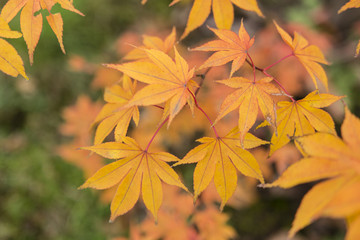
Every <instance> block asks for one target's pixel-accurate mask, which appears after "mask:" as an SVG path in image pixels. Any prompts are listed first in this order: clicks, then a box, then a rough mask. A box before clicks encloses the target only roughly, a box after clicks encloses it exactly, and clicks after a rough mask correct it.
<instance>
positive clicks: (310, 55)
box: [274, 21, 329, 90]
mask: <svg viewBox="0 0 360 240" xmlns="http://www.w3.org/2000/svg"><path fill="white" fill-rule="evenodd" d="M274 24H275V26H276V29H277V31H278V32H279V34H280V36H281V38H282V39H283V40H284V42H285V43H286V44H287V45H288V46H290V47H291V49H292V51H293V54H294V56H295V57H296V58H297V59H298V60H299V62H300V63H301V64H302V65H303V66H304V68H305V69H306V71H307V72H308V73H309V75H310V77H311V79H312V81H313V82H314V85H315V87H316V89H318V84H317V80H316V79H318V80H319V81H320V82H321V83H322V84H323V85H324V87H325V88H326V90H328V79H327V76H326V73H325V71H324V69H323V68H322V66H321V65H320V64H319V63H322V64H329V63H328V62H327V61H326V59H325V57H324V55H323V53H322V52H321V50H320V48H319V47H317V46H315V45H309V43H308V41H307V40H306V39H305V38H304V37H303V36H301V35H300V34H299V33H298V32H295V33H294V39H292V38H291V37H290V35H289V34H288V33H287V32H285V31H284V29H282V28H281V27H280V26H279V25H278V24H277V23H276V22H275V21H274Z"/></svg>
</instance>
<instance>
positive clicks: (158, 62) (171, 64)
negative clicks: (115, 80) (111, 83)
mask: <svg viewBox="0 0 360 240" xmlns="http://www.w3.org/2000/svg"><path fill="white" fill-rule="evenodd" d="M174 49H175V61H173V60H172V59H171V58H170V57H169V56H168V55H167V54H165V53H164V52H162V51H159V50H155V49H144V51H145V52H146V54H147V55H148V58H149V59H150V60H151V61H152V62H149V61H136V62H129V63H124V64H108V65H106V66H108V67H111V68H114V69H117V70H119V71H121V72H123V73H125V74H127V75H129V76H130V77H132V78H133V79H136V80H138V81H140V82H144V83H147V84H148V85H147V86H145V87H144V88H142V89H141V90H139V91H138V92H137V93H136V94H135V95H134V96H133V98H132V99H131V100H130V101H129V103H128V104H127V106H135V105H137V106H138V105H140V106H149V105H156V104H160V103H163V102H166V101H168V100H169V101H170V102H169V115H170V118H169V124H170V123H171V121H172V119H173V118H174V117H175V115H176V114H178V113H179V112H180V110H181V109H182V108H183V107H184V106H185V104H186V103H187V102H188V103H189V105H190V107H191V108H193V101H192V100H193V96H192V95H193V94H194V93H193V91H194V88H196V87H197V84H196V82H195V81H193V80H191V78H192V77H193V75H194V69H191V70H189V66H188V64H187V62H186V61H185V60H184V59H183V58H182V57H181V56H180V54H179V53H178V51H177V50H176V48H174Z"/></svg>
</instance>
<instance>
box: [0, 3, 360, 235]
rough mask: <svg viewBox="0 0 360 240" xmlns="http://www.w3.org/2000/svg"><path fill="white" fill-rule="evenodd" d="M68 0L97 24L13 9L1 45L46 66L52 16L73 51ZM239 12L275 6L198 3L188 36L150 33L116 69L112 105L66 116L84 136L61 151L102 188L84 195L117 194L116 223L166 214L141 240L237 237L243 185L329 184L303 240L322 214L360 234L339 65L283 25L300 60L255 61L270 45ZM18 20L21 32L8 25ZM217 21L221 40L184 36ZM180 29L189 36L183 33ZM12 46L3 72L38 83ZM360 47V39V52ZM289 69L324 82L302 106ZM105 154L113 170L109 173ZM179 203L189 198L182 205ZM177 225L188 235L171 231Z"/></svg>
mask: <svg viewBox="0 0 360 240" xmlns="http://www.w3.org/2000/svg"><path fill="white" fill-rule="evenodd" d="M178 2H181V1H179V0H178V1H177V0H175V1H173V2H172V3H171V4H170V5H171V6H172V5H175V4H176V3H178ZM145 3H146V1H142V4H145ZM55 4H59V5H60V6H61V8H63V9H65V10H69V11H71V12H74V13H77V14H79V15H83V14H82V13H81V12H80V11H79V10H77V9H76V8H75V7H74V6H73V4H72V1H69V0H27V1H25V0H22V1H20V0H9V1H8V2H7V3H6V4H5V6H4V7H3V9H2V11H1V16H0V28H1V29H0V37H2V38H20V37H23V38H24V40H25V42H26V45H27V48H28V54H29V58H30V63H33V59H34V51H35V48H36V46H37V43H38V41H39V37H40V33H41V31H42V22H43V20H42V12H41V13H38V11H40V10H41V9H42V10H46V11H47V13H48V14H47V15H46V19H47V22H48V23H49V25H50V27H51V29H52V30H53V32H54V33H55V35H56V38H57V39H58V42H59V45H60V48H61V50H62V51H63V52H64V53H65V49H64V45H63V40H62V38H63V21H62V17H61V13H55V14H53V13H52V12H51V10H52V7H53V6H54V5H55ZM148 4H151V1H149V3H148ZM234 7H236V8H241V9H244V10H247V11H251V12H254V13H255V14H256V15H258V16H259V17H261V18H266V9H264V10H260V8H259V6H258V3H257V2H256V1H255V0H244V1H240V0H194V3H193V5H192V7H191V10H190V13H189V16H188V20H187V24H186V27H185V29H183V30H180V29H178V30H176V29H175V28H172V31H171V32H170V33H169V35H168V36H166V37H164V38H160V37H156V36H151V35H143V41H142V44H138V45H137V46H132V50H131V51H130V52H128V53H126V54H125V56H124V57H123V58H122V60H121V61H120V63H105V64H104V65H103V67H102V68H99V70H98V73H97V74H98V75H97V80H96V83H95V85H97V86H105V91H104V101H105V104H103V105H102V106H100V104H99V103H92V102H91V101H90V100H89V99H88V98H86V97H84V96H82V97H81V98H80V99H79V100H78V102H77V104H76V105H75V106H74V107H71V108H68V109H67V110H65V112H64V114H63V116H64V119H65V121H66V124H64V125H63V126H62V127H61V132H62V134H63V135H67V136H73V137H74V140H73V142H72V143H71V144H69V145H63V146H61V147H59V148H58V153H59V154H60V155H62V156H63V157H64V158H66V159H69V161H72V162H74V163H75V164H77V165H78V166H80V167H81V168H82V169H83V170H84V171H85V173H86V176H87V177H88V179H87V180H86V181H85V183H84V184H83V185H81V186H80V187H79V188H80V189H84V188H94V189H101V190H102V189H108V188H111V187H115V188H116V190H114V191H115V193H114V196H113V197H112V199H111V207H110V209H111V216H110V221H111V222H113V221H114V220H115V219H116V218H117V217H119V216H120V215H124V214H126V213H128V212H129V211H132V209H133V208H134V207H135V206H136V204H137V202H138V201H139V199H140V196H141V199H142V202H143V203H144V206H145V207H146V209H147V210H148V211H149V212H150V213H151V215H152V216H153V218H152V217H150V216H147V217H146V218H145V220H143V224H142V225H141V226H140V227H139V226H138V225H131V230H130V235H131V236H130V238H131V239H142V238H141V236H144V235H146V236H148V237H149V239H158V238H162V239H229V238H232V237H234V236H235V235H236V234H235V231H234V229H233V228H232V227H230V226H228V225H226V221H227V219H228V216H227V215H226V214H224V213H222V212H221V211H222V210H223V208H224V207H225V206H226V205H227V204H228V203H230V204H231V202H232V201H233V200H232V197H233V196H234V195H237V193H236V192H237V191H239V188H243V187H244V185H249V186H251V187H250V188H251V189H255V188H256V185H258V186H259V187H264V188H271V187H276V186H279V187H282V188H290V187H293V186H295V185H298V184H302V183H307V182H312V181H317V180H323V179H324V181H321V182H318V183H317V184H316V185H314V187H313V188H312V189H311V190H310V191H309V192H308V193H307V194H306V195H305V196H304V198H303V200H302V202H301V204H300V206H299V208H298V210H297V213H296V216H295V219H294V221H293V225H292V228H291V229H290V231H289V237H293V236H294V235H295V234H296V233H297V232H298V231H299V230H301V229H302V228H304V227H306V226H307V225H309V224H310V223H312V222H313V221H315V220H316V219H318V218H320V217H332V218H344V219H346V220H347V225H348V231H347V235H346V239H348V240H356V239H360V230H359V229H360V216H359V210H360V204H359V200H360V191H359V189H360V174H359V172H360V167H359V161H360V151H359V146H360V138H359V136H360V120H359V119H358V118H357V117H356V116H354V115H353V114H352V113H351V112H350V111H349V109H348V108H347V107H346V106H345V120H344V122H343V124H342V127H341V136H342V139H341V138H340V137H338V136H337V132H336V129H335V123H334V120H333V118H332V116H331V115H330V114H329V113H328V112H327V111H325V110H324V109H323V108H326V107H328V106H330V105H332V104H333V103H335V102H337V101H339V100H341V99H342V98H344V96H336V95H333V94H331V93H329V83H328V77H327V74H326V72H325V70H324V68H323V66H324V65H329V64H330V63H329V61H328V60H327V59H326V58H325V56H324V54H323V52H322V50H321V49H320V48H319V47H318V46H316V45H314V44H311V43H309V40H308V39H306V38H305V37H304V36H302V35H301V34H300V33H299V32H297V31H295V32H292V31H287V30H286V28H285V27H284V24H281V23H278V22H275V21H272V26H271V30H270V31H272V32H273V33H274V34H276V35H277V36H278V38H279V39H282V41H283V43H282V47H283V49H285V50H284V51H283V52H286V53H285V54H284V55H282V56H279V57H278V59H277V60H275V61H274V62H272V63H270V64H268V65H267V66H265V67H264V66H262V64H263V63H262V62H261V63H260V64H259V63H257V59H259V56H255V55H256V53H257V52H256V50H257V49H256V42H257V37H256V36H250V34H249V33H248V31H247V29H246V20H241V24H240V27H239V29H237V31H233V22H234ZM357 7H360V2H359V1H358V0H351V1H349V2H348V3H347V4H346V5H344V6H343V7H342V8H341V9H340V10H339V14H340V13H341V14H345V13H343V12H344V11H345V10H347V9H349V8H357ZM18 12H21V14H20V26H21V33H20V32H17V31H12V30H10V27H9V25H8V22H10V21H11V20H12V19H13V18H14V16H15V15H16V14H17V13H18ZM211 12H212V14H213V17H214V21H215V25H216V28H215V27H208V31H209V33H210V32H211V34H212V36H213V38H212V39H211V40H208V41H206V42H203V43H202V44H198V45H196V46H184V45H183V43H182V41H181V40H183V39H185V38H186V37H187V36H188V35H190V34H191V32H193V31H194V30H195V29H197V28H198V27H200V26H202V25H203V24H204V22H205V20H206V19H207V18H208V17H209V15H210V13H211ZM177 31H178V32H182V35H181V37H180V38H178V37H177ZM2 38H1V39H0V43H1V46H2V47H1V49H0V55H1V59H0V70H2V71H3V72H4V73H6V74H8V75H11V76H14V77H16V76H17V75H18V74H20V75H22V76H23V77H24V78H27V76H26V74H25V70H24V66H23V62H22V60H21V58H20V57H19V55H18V53H17V51H16V50H15V48H14V47H12V46H11V45H10V44H9V43H8V42H7V41H6V40H4V39H2ZM186 47H190V48H189V51H187V50H186ZM254 48H255V49H254ZM359 49H360V42H359V43H358V45H357V48H356V50H355V53H356V55H358V54H359V51H360V50H359ZM287 61H296V62H297V63H298V64H299V65H300V66H301V70H300V71H301V74H303V75H304V76H307V78H308V79H309V80H310V82H311V85H312V86H313V87H312V89H311V91H308V92H307V94H306V96H304V97H302V98H300V99H297V98H295V97H294V96H293V93H292V90H290V89H288V88H287V87H285V86H286V84H284V79H281V73H282V71H289V70H288V69H286V70H285V69H284V70H282V67H281V66H283V65H282V64H283V63H286V62H287ZM227 65H230V68H227V67H226V66H227ZM104 67H105V68H104ZM80 68H81V67H80ZM104 69H105V70H104ZM274 69H276V71H275V70H274ZM114 70H116V71H117V72H116V73H114V72H112V73H109V72H107V71H114ZM100 72H101V73H100ZM102 75H103V76H102ZM110 75H111V76H112V77H110ZM106 78H108V79H110V78H113V79H115V80H113V79H111V81H110V80H108V81H107V80H106ZM99 79H100V80H99ZM101 79H104V80H103V82H101V81H102V80H101ZM210 80H211V81H210ZM285 81H286V80H285ZM144 126H145V127H144ZM149 127H151V128H149ZM145 128H146V129H145ZM264 128H265V129H266V131H268V132H271V133H270V134H269V137H268V138H267V139H266V138H265V137H266V134H263V135H261V134H258V132H259V131H260V130H258V129H264ZM89 129H93V130H94V134H93V135H92V134H91V132H90V131H89ZM149 131H150V132H149ZM194 132H201V133H202V134H203V135H202V136H201V137H200V138H198V139H197V140H196V143H195V144H194V143H187V144H186V145H187V146H191V148H189V149H187V152H186V153H184V154H183V157H182V158H181V157H179V156H176V155H175V154H173V153H170V152H169V151H168V148H167V146H166V144H164V143H171V142H175V143H177V144H182V143H181V141H180V140H179V139H181V138H182V137H183V136H184V135H186V134H188V133H194ZM270 135H271V136H270ZM263 138H264V139H263ZM294 146H295V147H296V148H297V149H298V151H300V153H301V154H302V155H303V158H302V159H301V160H299V161H296V160H297V159H295V160H294V161H292V162H291V164H292V163H293V164H292V165H291V166H290V167H289V168H287V169H286V170H285V168H286V167H287V165H290V162H285V161H286V160H283V162H281V161H282V160H281V159H282V157H281V153H280V152H281V151H291V154H293V151H294V152H295V151H296V150H295V147H294ZM76 148H81V150H75V149H76ZM259 149H262V150H261V151H262V155H263V156H262V157H260V158H259V156H261V154H259V153H258V152H257V151H259ZM289 149H291V150H289ZM89 153H90V155H89ZM274 155H279V157H278V158H279V159H280V160H279V161H278V162H277V167H278V170H279V171H284V172H283V173H282V174H281V176H280V177H279V178H278V179H277V180H275V181H274V182H272V183H269V182H267V181H272V180H274V178H275V177H274V176H271V177H269V174H268V173H267V170H266V169H267V168H268V165H269V162H270V161H272V159H273V157H274ZM298 155H299V154H298V153H296V156H298ZM100 156H101V157H102V158H101V157H100ZM293 156H295V155H294V154H293ZM103 158H104V159H110V160H111V163H109V164H107V165H106V164H105V161H103ZM261 158H263V159H267V160H268V161H267V163H266V161H264V160H263V159H261ZM294 162H295V163H294ZM189 164H195V168H194V172H193V177H192V181H193V186H192V187H191V186H189V185H188V184H185V183H184V181H183V176H182V175H181V171H179V170H178V169H179V168H180V166H182V165H184V166H182V167H183V168H186V167H187V166H188V165H189ZM278 173H279V174H280V172H278ZM244 179H245V180H244ZM244 182H246V184H244ZM168 185H171V186H168ZM188 188H189V189H191V190H189V189H188ZM210 189H212V193H214V192H215V191H214V189H215V190H216V192H217V194H215V195H216V197H215V198H216V200H214V199H212V198H211V197H209V195H210V196H211V194H209V192H211V190H210ZM249 195H250V194H249ZM212 196H214V194H213V195H212ZM106 199H108V198H106ZM179 199H183V201H181V203H177V201H179ZM209 199H210V200H209ZM108 200H109V199H108ZM192 202H193V203H194V204H195V206H194V205H193V203H192ZM214 202H217V205H219V209H216V208H215V207H214V206H215V205H216V204H214ZM182 205H184V206H182ZM199 205H201V206H202V208H201V209H200V208H198V206H199ZM235 205H236V204H235ZM169 212H172V214H169ZM188 218H191V222H190V223H189V222H188V221H187V219H188ZM154 221H155V222H158V225H154V224H155V223H154ZM174 226H176V227H177V228H174ZM209 226H212V227H209ZM155 229H156V230H155ZM168 229H173V230H174V231H175V232H176V233H177V234H175V235H170V233H168ZM215 230H216V231H215ZM174 231H173V232H172V233H174Z"/></svg>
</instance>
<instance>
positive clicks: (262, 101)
mask: <svg viewBox="0 0 360 240" xmlns="http://www.w3.org/2000/svg"><path fill="white" fill-rule="evenodd" d="M271 81H272V78H269V77H268V78H262V79H260V80H257V81H252V80H249V79H247V78H243V77H234V78H230V79H227V80H221V81H218V82H220V83H223V84H225V85H227V86H229V87H232V88H238V90H236V91H235V92H233V93H231V94H230V95H228V96H227V97H226V98H225V100H224V102H223V103H222V105H221V108H220V112H219V115H218V117H217V118H216V120H215V123H216V122H217V121H219V120H220V119H221V118H223V117H224V116H225V115H226V114H228V113H229V112H231V111H233V110H234V109H236V108H239V122H238V124H239V130H240V141H241V142H242V140H243V139H244V136H245V134H246V133H247V132H248V131H249V129H250V128H251V127H252V126H253V125H254V123H255V121H256V117H257V115H258V108H259V107H260V110H261V112H262V114H263V116H264V117H265V119H266V120H267V121H268V122H270V123H272V124H273V125H275V103H274V101H273V99H272V97H271V95H272V94H281V90H280V89H279V88H278V87H277V86H276V85H274V84H272V83H271Z"/></svg>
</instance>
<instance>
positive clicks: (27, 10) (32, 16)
mask: <svg viewBox="0 0 360 240" xmlns="http://www.w3.org/2000/svg"><path fill="white" fill-rule="evenodd" d="M56 3H58V4H60V6H61V7H62V8H63V9H66V10H69V11H72V12H75V13H77V14H79V15H82V16H83V14H82V13H81V12H80V11H78V10H77V9H76V8H75V7H74V6H73V4H72V3H71V2H70V1H69V0H9V1H8V2H7V3H6V4H5V6H4V7H3V8H2V10H1V16H2V17H3V18H4V19H5V20H6V21H7V22H10V21H11V20H12V19H13V18H14V17H15V16H16V14H17V13H18V12H19V11H20V10H21V9H22V11H21V14H20V26H21V32H22V33H23V37H24V40H25V42H26V45H27V48H28V51H29V58H30V64H32V63H33V60H34V51H35V48H36V45H37V44H38V42H39V38H40V34H41V31H42V22H43V18H42V14H41V13H38V12H39V11H40V10H41V9H44V10H47V12H48V13H49V15H48V16H46V19H47V21H48V23H49V25H50V27H51V29H52V30H53V32H54V33H55V35H56V37H57V39H58V42H59V44H60V47H61V50H62V51H63V52H64V53H65V49H64V45H63V41H62V34H63V20H62V17H61V14H60V13H55V14H53V13H51V9H52V7H53V6H54V5H55V4H56Z"/></svg>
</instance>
